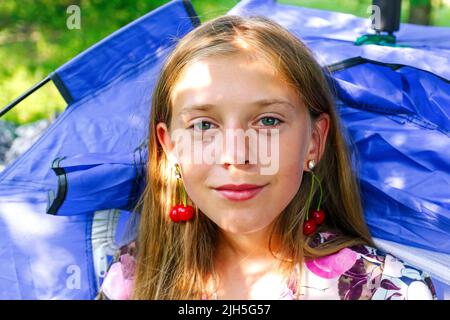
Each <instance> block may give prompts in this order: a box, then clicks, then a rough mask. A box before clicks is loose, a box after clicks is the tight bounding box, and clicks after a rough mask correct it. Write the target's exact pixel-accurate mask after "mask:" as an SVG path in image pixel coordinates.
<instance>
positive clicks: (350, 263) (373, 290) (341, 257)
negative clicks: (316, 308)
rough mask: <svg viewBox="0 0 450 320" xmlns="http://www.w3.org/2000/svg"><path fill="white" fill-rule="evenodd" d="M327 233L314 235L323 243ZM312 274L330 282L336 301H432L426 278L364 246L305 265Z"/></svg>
mask: <svg viewBox="0 0 450 320" xmlns="http://www.w3.org/2000/svg"><path fill="white" fill-rule="evenodd" d="M332 237H333V235H330V234H318V236H317V239H316V241H317V242H318V243H323V242H326V241H327V240H329V239H330V238H332ZM306 266H307V268H308V269H309V271H311V272H313V273H314V274H315V275H317V276H319V277H322V278H327V279H334V280H333V281H332V282H333V283H334V284H335V286H336V288H334V289H335V291H336V295H338V297H339V299H343V300H355V299H371V300H417V299H419V300H434V299H436V292H435V288H434V286H433V283H432V281H431V278H430V276H429V275H428V274H427V273H426V272H424V271H422V270H420V269H418V268H416V267H414V266H413V265H410V264H408V263H406V262H404V261H402V260H400V259H398V258H397V257H395V256H393V255H391V254H389V253H387V252H384V251H382V250H380V249H378V248H375V247H372V246H368V245H356V246H351V247H348V248H344V249H341V250H339V251H338V252H336V253H334V254H331V255H328V256H325V257H320V258H316V259H313V260H310V261H307V262H306Z"/></svg>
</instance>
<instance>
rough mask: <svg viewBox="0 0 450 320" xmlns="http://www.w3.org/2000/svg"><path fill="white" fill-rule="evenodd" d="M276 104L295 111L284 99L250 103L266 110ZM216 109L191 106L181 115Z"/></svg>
mask: <svg viewBox="0 0 450 320" xmlns="http://www.w3.org/2000/svg"><path fill="white" fill-rule="evenodd" d="M274 104H279V105H285V106H288V107H290V108H292V109H295V106H294V105H293V104H292V103H290V102H289V101H287V100H283V99H262V100H257V101H254V102H252V103H250V105H254V106H258V107H261V108H265V107H268V106H271V105H274ZM214 107H217V105H215V104H211V103H205V104H195V105H190V106H187V107H184V108H183V109H181V111H180V114H184V113H189V112H192V111H208V110H210V109H212V108H214Z"/></svg>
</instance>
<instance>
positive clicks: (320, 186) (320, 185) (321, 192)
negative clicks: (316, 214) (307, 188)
mask: <svg viewBox="0 0 450 320" xmlns="http://www.w3.org/2000/svg"><path fill="white" fill-rule="evenodd" d="M314 179H316V180H317V182H318V183H319V188H320V197H319V204H318V205H317V211H319V210H320V205H321V204H322V197H323V189H322V184H321V183H320V180H319V178H317V176H316V175H314Z"/></svg>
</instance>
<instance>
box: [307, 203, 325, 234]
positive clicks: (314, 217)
mask: <svg viewBox="0 0 450 320" xmlns="http://www.w3.org/2000/svg"><path fill="white" fill-rule="evenodd" d="M324 221H325V211H323V209H320V210H312V211H311V217H310V218H309V219H306V221H305V223H304V224H303V234H304V235H306V236H309V235H310V234H313V233H314V232H316V230H317V226H319V225H321V224H322V223H323V222H324Z"/></svg>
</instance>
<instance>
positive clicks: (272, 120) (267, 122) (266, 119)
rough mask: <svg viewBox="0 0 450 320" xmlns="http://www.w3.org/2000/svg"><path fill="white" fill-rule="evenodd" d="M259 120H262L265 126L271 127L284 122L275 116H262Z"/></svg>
mask: <svg viewBox="0 0 450 320" xmlns="http://www.w3.org/2000/svg"><path fill="white" fill-rule="evenodd" d="M259 121H261V123H262V124H263V125H264V126H269V127H273V126H276V125H278V124H280V123H281V122H282V121H281V120H280V119H277V118H274V117H264V118H261V119H260V120H259Z"/></svg>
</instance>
